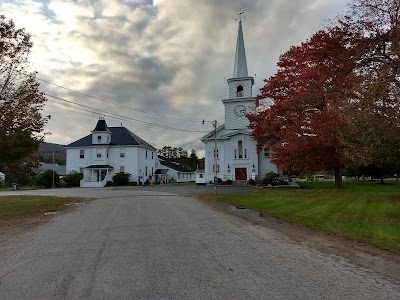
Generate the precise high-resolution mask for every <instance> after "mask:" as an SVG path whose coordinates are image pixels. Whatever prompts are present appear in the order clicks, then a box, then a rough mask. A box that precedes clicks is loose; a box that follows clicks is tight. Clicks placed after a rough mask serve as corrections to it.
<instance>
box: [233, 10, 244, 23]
mask: <svg viewBox="0 0 400 300" xmlns="http://www.w3.org/2000/svg"><path fill="white" fill-rule="evenodd" d="M243 14H244V11H241V12H240V13H238V17H239V18H237V19H239V21H242V15H243ZM237 19H235V20H237Z"/></svg>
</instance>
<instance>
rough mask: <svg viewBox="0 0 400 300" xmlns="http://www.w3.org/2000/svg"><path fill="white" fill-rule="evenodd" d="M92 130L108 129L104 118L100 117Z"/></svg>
mask: <svg viewBox="0 0 400 300" xmlns="http://www.w3.org/2000/svg"><path fill="white" fill-rule="evenodd" d="M93 131H108V127H107V123H106V120H104V118H100V119H99V121H98V122H97V124H96V127H95V129H93Z"/></svg>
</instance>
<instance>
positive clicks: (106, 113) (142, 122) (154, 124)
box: [45, 94, 206, 133]
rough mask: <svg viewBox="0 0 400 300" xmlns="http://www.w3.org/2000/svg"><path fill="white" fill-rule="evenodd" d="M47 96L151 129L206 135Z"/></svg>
mask: <svg viewBox="0 0 400 300" xmlns="http://www.w3.org/2000/svg"><path fill="white" fill-rule="evenodd" d="M45 95H46V96H48V97H51V98H54V99H57V100H60V101H64V102H67V103H71V104H74V105H78V106H81V107H84V108H88V109H92V110H95V111H98V112H101V113H102V114H105V115H108V116H110V115H111V116H115V117H118V118H123V119H128V120H131V121H135V122H138V123H141V124H146V125H149V126H151V127H157V128H162V129H168V130H175V131H182V132H198V133H206V132H205V131H199V130H187V129H181V128H176V127H171V126H165V125H160V124H156V123H151V122H146V121H142V120H138V119H134V118H130V117H126V116H122V115H118V114H115V113H111V112H106V111H104V110H101V109H98V108H93V107H90V106H87V105H84V104H79V103H76V102H73V101H70V100H66V99H63V98H60V97H57V96H53V95H50V94H45ZM80 110H83V111H87V110H85V109H82V108H80ZM90 112H92V111H90ZM92 113H93V112H92Z"/></svg>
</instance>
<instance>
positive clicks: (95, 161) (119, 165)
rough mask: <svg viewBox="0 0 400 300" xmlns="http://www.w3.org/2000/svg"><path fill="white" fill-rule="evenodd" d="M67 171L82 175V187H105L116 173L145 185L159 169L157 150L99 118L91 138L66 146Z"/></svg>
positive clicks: (123, 129)
mask: <svg viewBox="0 0 400 300" xmlns="http://www.w3.org/2000/svg"><path fill="white" fill-rule="evenodd" d="M65 148H66V150H67V151H66V152H67V170H66V173H67V174H68V173H70V172H72V171H75V172H78V173H83V179H82V180H81V187H104V186H105V185H106V183H107V181H111V180H112V177H113V175H114V174H115V173H119V172H125V173H129V174H131V175H130V181H132V182H135V181H136V182H139V181H140V182H144V181H146V180H147V179H149V178H150V176H151V177H153V176H154V174H155V173H156V171H157V169H158V168H159V167H160V162H159V160H158V156H157V153H156V151H157V150H156V149H155V148H154V147H153V146H151V145H150V144H148V143H147V142H145V141H144V140H142V139H141V138H140V137H138V136H137V135H136V134H134V133H133V132H132V131H130V130H128V129H127V128H125V127H122V126H121V127H108V126H107V123H106V121H105V120H104V118H100V119H99V121H98V122H97V125H96V127H95V128H94V130H93V131H92V133H91V134H89V135H87V136H85V137H83V138H81V139H79V140H77V141H75V142H73V143H71V144H69V145H67V146H66V147H65Z"/></svg>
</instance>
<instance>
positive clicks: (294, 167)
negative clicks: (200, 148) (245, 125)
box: [248, 26, 363, 186]
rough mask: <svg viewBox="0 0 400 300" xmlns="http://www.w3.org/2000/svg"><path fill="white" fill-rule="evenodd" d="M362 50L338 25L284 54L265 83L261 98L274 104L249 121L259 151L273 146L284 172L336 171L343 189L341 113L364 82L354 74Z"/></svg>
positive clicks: (274, 153)
mask: <svg viewBox="0 0 400 300" xmlns="http://www.w3.org/2000/svg"><path fill="white" fill-rule="evenodd" d="M350 41H354V43H351V42H350ZM362 48H363V43H362V40H360V39H359V38H358V37H357V36H356V35H354V34H349V33H348V32H347V31H346V30H344V29H343V28H342V27H340V26H336V27H333V28H330V29H327V30H321V31H319V32H317V33H316V34H314V35H313V36H312V37H311V38H310V39H309V40H308V41H306V42H304V43H302V44H301V45H300V46H297V47H291V48H290V50H289V51H288V52H286V53H285V54H283V55H281V57H280V60H279V63H278V72H277V74H276V75H274V76H272V77H271V78H269V79H268V80H266V85H265V86H264V87H263V88H262V89H261V93H260V95H259V96H258V99H263V98H269V99H272V100H273V101H274V104H273V105H272V107H271V108H270V109H268V110H264V111H261V112H259V113H257V114H255V115H249V116H248V117H249V120H250V128H252V129H253V136H254V137H255V138H256V139H257V140H258V142H259V145H260V147H262V145H264V144H270V145H271V150H272V153H271V156H272V161H273V162H275V163H276V164H277V165H278V166H279V167H280V168H282V169H285V170H289V171H295V172H309V171H320V170H327V169H334V170H335V179H336V185H337V186H341V185H342V182H341V175H340V170H341V168H342V167H343V165H344V162H345V159H344V151H343V149H344V145H343V142H342V140H341V139H340V136H339V131H340V130H341V128H342V127H343V123H344V120H343V119H342V116H341V114H340V108H341V107H343V106H346V105H347V104H348V99H349V96H350V95H349V93H350V91H351V90H352V87H353V86H354V85H355V84H357V83H358V82H360V80H361V79H362V77H363V75H362V74H355V73H354V72H353V70H354V68H356V66H357V59H356V57H358V56H359V53H360V52H361V51H362ZM343 58H345V59H343Z"/></svg>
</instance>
